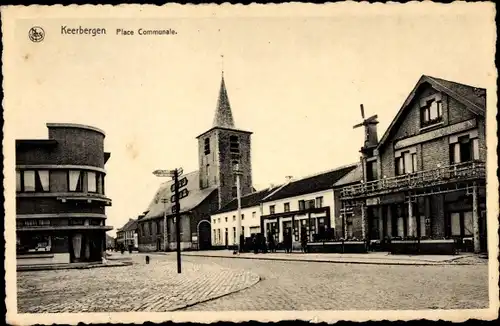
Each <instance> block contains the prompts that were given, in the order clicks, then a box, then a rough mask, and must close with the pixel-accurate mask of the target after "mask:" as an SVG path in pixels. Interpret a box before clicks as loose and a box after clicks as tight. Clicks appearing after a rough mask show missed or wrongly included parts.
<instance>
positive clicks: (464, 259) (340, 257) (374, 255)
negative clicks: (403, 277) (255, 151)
mask: <svg viewBox="0 0 500 326" xmlns="http://www.w3.org/2000/svg"><path fill="white" fill-rule="evenodd" d="M157 254H169V253H158V252H157ZM182 255H183V256H196V257H213V258H215V257H217V258H233V259H257V260H281V261H301V262H322V263H346V264H376V265H415V266H419V265H476V264H487V263H488V260H487V259H484V258H480V257H478V256H476V255H473V254H465V253H464V254H459V255H453V256H448V255H391V254H389V253H386V252H369V253H365V254H336V253H331V254H329V253H325V254H323V253H321V254H319V253H300V252H294V253H290V254H287V253H280V252H278V253H267V254H262V253H259V254H254V253H241V254H237V255H235V254H233V251H232V250H214V251H184V252H182Z"/></svg>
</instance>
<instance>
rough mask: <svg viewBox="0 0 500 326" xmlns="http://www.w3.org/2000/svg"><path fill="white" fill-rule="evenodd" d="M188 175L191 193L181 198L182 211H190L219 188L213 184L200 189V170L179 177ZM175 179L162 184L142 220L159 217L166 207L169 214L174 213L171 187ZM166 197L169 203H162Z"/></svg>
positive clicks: (188, 187)
mask: <svg viewBox="0 0 500 326" xmlns="http://www.w3.org/2000/svg"><path fill="white" fill-rule="evenodd" d="M184 177H186V178H187V180H188V184H187V186H186V187H185V188H183V189H187V190H188V192H189V194H188V196H187V197H185V198H182V199H181V200H180V206H181V207H180V208H181V209H180V213H184V212H188V211H190V210H192V209H194V208H196V207H197V206H198V205H200V204H201V203H202V202H203V201H204V200H205V199H206V198H207V197H208V196H209V195H210V194H212V193H213V192H214V191H216V190H217V187H216V186H212V187H209V188H205V189H200V173H199V171H193V172H190V173H187V174H184V175H181V176H180V178H179V179H182V178H184ZM173 183H174V182H173V181H172V180H169V181H167V182H164V183H162V184H161V185H160V188H159V189H158V190H157V192H156V194H155V197H154V199H153V200H152V202H151V204H150V205H149V207H148V209H147V210H146V211H147V214H146V216H144V217H143V218H142V219H141V221H146V220H150V219H154V218H158V217H161V216H163V215H164V212H165V208H166V212H167V216H168V215H172V203H171V202H170V198H171V197H172V195H173V192H172V190H171V189H170V187H171V186H172V185H173ZM162 198H166V199H167V201H168V202H167V203H166V204H165V203H162V201H161V199H162Z"/></svg>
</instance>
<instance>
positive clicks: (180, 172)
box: [177, 168, 184, 177]
mask: <svg viewBox="0 0 500 326" xmlns="http://www.w3.org/2000/svg"><path fill="white" fill-rule="evenodd" d="M183 172H184V170H183V169H182V168H178V169H177V176H178V177H180V176H181V175H182V173H183Z"/></svg>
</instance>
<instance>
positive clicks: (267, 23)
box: [5, 5, 496, 234]
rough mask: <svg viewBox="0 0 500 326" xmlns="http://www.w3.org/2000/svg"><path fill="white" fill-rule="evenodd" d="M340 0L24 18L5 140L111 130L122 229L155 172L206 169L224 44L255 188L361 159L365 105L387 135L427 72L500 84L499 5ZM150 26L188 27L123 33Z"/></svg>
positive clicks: (111, 186)
mask: <svg viewBox="0 0 500 326" xmlns="http://www.w3.org/2000/svg"><path fill="white" fill-rule="evenodd" d="M331 8H332V9H331V10H330V9H329V10H319V11H318V10H317V9H316V11H314V12H311V13H310V14H307V12H306V11H304V12H301V13H300V15H298V14H297V15H295V16H294V15H291V14H290V13H288V14H284V12H285V11H282V12H281V14H278V13H276V14H275V15H271V14H270V13H269V12H266V14H265V15H264V13H263V12H261V13H262V14H261V15H259V14H258V12H257V13H256V11H253V12H252V13H250V11H249V12H248V15H247V14H245V12H241V10H242V8H240V9H239V10H240V14H239V17H234V15H233V17H231V16H232V14H231V11H230V10H226V11H224V12H222V11H217V10H215V9H213V10H212V12H207V11H205V14H200V15H198V17H197V18H189V17H188V15H186V14H185V13H186V12H184V15H183V18H174V16H175V15H173V14H172V12H169V15H170V16H169V17H165V18H161V19H160V18H159V17H161V11H160V10H159V9H156V11H155V12H154V15H155V18H146V15H143V17H144V18H140V17H141V16H140V15H139V13H136V14H135V18H134V19H130V18H125V16H126V15H119V14H118V13H119V12H118V11H117V12H115V17H116V19H80V20H78V19H64V18H61V15H59V18H54V19H51V20H41V19H34V20H26V21H22V22H18V24H17V26H16V29H15V35H16V37H17V39H18V40H19V41H18V42H16V44H15V45H11V47H10V48H9V49H8V50H9V52H8V53H10V54H11V55H10V56H9V62H8V63H9V64H10V65H11V66H12V67H16V69H15V70H12V72H11V74H10V75H9V76H8V78H10V79H9V80H7V78H6V81H8V82H9V84H8V85H9V87H10V88H6V95H7V96H8V101H6V102H5V116H6V137H7V133H8V135H9V137H12V138H18V139H23V138H24V139H30V138H42V139H43V138H46V137H47V129H46V126H45V123H47V122H72V123H82V124H89V125H93V126H96V127H99V128H101V129H104V130H105V132H106V134H107V136H106V140H105V148H106V150H107V151H109V152H111V158H110V160H109V161H108V163H107V166H106V169H107V171H108V175H107V181H106V187H107V188H106V191H107V195H109V197H111V198H112V200H113V206H112V207H111V208H109V209H108V211H107V213H108V222H107V223H108V224H109V225H113V226H115V228H118V227H121V226H122V225H123V224H124V223H125V222H126V221H127V220H128V219H129V218H134V217H137V215H138V214H140V213H141V212H142V211H144V210H145V209H146V208H147V206H148V204H149V202H150V201H151V199H152V197H153V195H154V193H155V191H156V188H157V187H158V185H159V184H160V182H161V180H159V179H158V178H156V177H154V176H153V175H152V171H153V170H155V169H170V168H175V167H183V169H184V171H186V172H188V171H192V170H196V169H197V168H198V160H197V140H196V139H195V137H196V136H197V135H199V134H200V133H202V132H204V131H206V130H207V129H208V128H210V127H211V124H212V119H213V115H214V111H215V106H216V101H217V94H218V90H219V85H220V78H221V54H223V55H224V70H225V74H224V76H225V80H226V86H227V90H228V95H229V99H230V103H231V106H232V109H233V115H234V118H235V122H236V126H237V127H238V128H242V129H246V130H250V131H253V132H254V135H253V136H252V142H253V143H252V146H253V150H252V157H253V161H252V164H253V178H254V182H255V187H256V188H262V187H266V186H268V185H269V184H270V183H275V184H276V183H281V182H283V181H284V179H285V176H286V175H292V176H294V177H295V178H299V177H301V176H305V175H308V174H313V173H317V172H320V171H324V170H328V169H331V168H335V167H336V166H340V165H344V164H348V163H352V162H355V161H357V160H358V159H359V153H358V150H359V147H360V146H361V145H362V140H363V132H362V130H360V129H355V130H353V128H352V126H353V125H354V124H356V123H358V122H360V119H361V117H360V110H359V105H360V104H361V103H363V104H364V106H365V111H366V114H367V115H372V114H378V116H379V121H380V124H379V137H381V136H382V134H383V132H384V131H385V129H386V128H387V126H388V125H389V123H390V121H391V119H392V118H393V116H394V115H395V114H396V112H397V111H398V110H399V108H400V106H401V104H402V103H403V101H404V100H405V98H406V96H407V95H408V94H409V92H410V91H411V90H412V88H413V86H414V85H415V83H416V82H417V81H418V79H419V78H420V76H421V75H422V74H428V75H431V76H436V77H441V78H444V79H449V80H454V81H458V82H462V83H466V84H471V85H474V86H480V87H485V88H489V87H490V85H493V86H494V84H495V78H496V71H495V70H494V69H493V68H494V65H493V60H494V46H493V45H494V41H495V29H494V27H495V26H494V25H493V21H492V19H493V13H492V12H491V11H490V10H484V9H485V8H481V9H480V10H474V6H470V7H467V6H461V7H460V6H456V7H452V6H450V5H448V6H440V5H436V6H431V7H426V8H423V7H422V8H423V9H419V7H415V6H392V7H390V8H389V7H385V10H384V7H383V6H378V7H373V6H372V7H371V9H370V10H369V11H367V10H361V9H362V7H357V8H358V9H356V10H350V9H349V10H347V9H342V10H341V9H338V10H335V8H334V7H331ZM337 8H339V7H337ZM365 8H366V7H365ZM374 8H379V9H382V10H383V11H380V10H379V11H377V10H375V9H374ZM113 10H118V8H113ZM73 13H74V12H73ZM109 13H113V12H112V11H110V12H109ZM109 13H106V15H108V14H109ZM214 13H215V14H214ZM217 13H219V15H218V14H217ZM222 13H224V14H222ZM152 15H153V14H152V13H151V11H150V14H149V17H152ZM62 16H63V15H62ZM129 16H130V15H129ZM203 16H204V17H203ZM72 17H75V16H72ZM100 17H101V18H104V17H105V15H104V14H103V12H101V14H100ZM35 23H36V25H39V26H42V27H43V28H44V30H45V31H46V38H45V40H44V41H43V42H42V43H37V44H35V43H32V42H30V41H29V39H28V37H27V31H28V30H29V27H30V26H32V25H33V24H35ZM61 25H68V26H71V27H78V26H80V25H81V26H83V27H103V28H106V30H107V35H105V36H97V37H91V36H83V35H61V34H60V27H61ZM141 27H142V28H159V29H168V28H172V29H175V30H176V31H177V32H178V34H177V35H171V36H139V35H137V34H136V35H134V36H117V35H115V30H116V29H117V28H124V29H131V30H135V31H137V29H138V28H141ZM492 67H493V68H492ZM20 90H22V91H20ZM489 91H490V94H493V93H494V92H495V89H494V88H493V89H489ZM7 92H9V93H7ZM114 232H115V231H113V232H112V234H114Z"/></svg>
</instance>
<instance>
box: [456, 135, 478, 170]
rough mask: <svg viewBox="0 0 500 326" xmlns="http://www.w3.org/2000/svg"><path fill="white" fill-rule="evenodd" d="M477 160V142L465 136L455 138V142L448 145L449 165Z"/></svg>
mask: <svg viewBox="0 0 500 326" xmlns="http://www.w3.org/2000/svg"><path fill="white" fill-rule="evenodd" d="M478 159H479V140H478V139H477V138H472V139H471V137H470V135H465V136H461V137H458V138H457V142H456V143H454V144H450V163H451V164H456V163H464V162H470V161H472V160H478Z"/></svg>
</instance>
